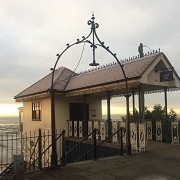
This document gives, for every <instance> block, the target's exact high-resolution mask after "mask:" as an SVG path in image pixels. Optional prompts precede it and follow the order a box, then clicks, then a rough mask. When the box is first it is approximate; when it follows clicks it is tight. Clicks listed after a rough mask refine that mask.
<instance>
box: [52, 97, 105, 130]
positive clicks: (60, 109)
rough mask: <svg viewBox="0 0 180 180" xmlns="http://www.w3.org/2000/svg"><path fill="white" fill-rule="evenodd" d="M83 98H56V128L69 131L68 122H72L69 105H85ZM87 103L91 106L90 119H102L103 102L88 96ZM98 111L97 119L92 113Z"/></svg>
mask: <svg viewBox="0 0 180 180" xmlns="http://www.w3.org/2000/svg"><path fill="white" fill-rule="evenodd" d="M83 102H84V100H83V96H82V97H68V98H65V97H63V96H56V101H55V103H56V106H55V107H56V110H55V113H56V128H57V129H61V130H63V129H64V130H65V131H66V132H67V131H68V121H67V120H70V117H69V116H70V112H69V104H70V103H83ZM86 103H88V104H89V119H102V107H101V106H102V101H101V99H100V98H98V97H93V96H87V98H86ZM92 110H96V117H92V116H91V111H92Z"/></svg>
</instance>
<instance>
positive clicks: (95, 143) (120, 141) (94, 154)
mask: <svg viewBox="0 0 180 180" xmlns="http://www.w3.org/2000/svg"><path fill="white" fill-rule="evenodd" d="M119 132H120V134H119ZM123 132H125V128H123V127H121V128H120V129H118V130H117V131H116V132H114V133H113V134H112V135H111V136H109V137H107V138H106V139H105V140H103V141H101V142H100V143H98V141H97V139H98V138H97V137H96V136H97V134H99V130H98V129H94V130H93V131H92V132H91V133H90V134H88V135H87V136H86V137H85V138H84V139H83V140H81V141H80V142H78V143H77V144H76V145H75V146H74V147H72V148H71V149H70V150H69V151H67V152H66V153H65V154H64V156H62V158H61V160H62V159H63V162H64V163H66V158H67V157H68V155H69V154H70V153H71V152H73V151H76V149H77V148H78V147H79V146H81V145H82V143H84V142H85V141H86V140H88V138H89V137H90V136H91V135H92V136H93V139H92V140H93V148H90V149H89V150H87V151H86V152H85V153H84V154H81V153H79V155H80V157H78V158H77V159H76V160H75V161H74V162H77V161H80V160H81V159H82V158H84V157H85V156H87V155H88V154H89V153H91V152H93V159H94V160H96V159H97V158H98V157H97V153H98V148H97V147H100V146H102V145H103V144H104V143H105V142H107V143H109V140H111V139H112V137H113V136H115V135H116V134H117V135H118V139H119V142H118V144H119V146H120V147H119V150H120V153H119V154H120V155H123ZM64 165H65V164H64Z"/></svg>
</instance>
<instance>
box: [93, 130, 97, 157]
mask: <svg viewBox="0 0 180 180" xmlns="http://www.w3.org/2000/svg"><path fill="white" fill-rule="evenodd" d="M96 131H97V129H94V132H93V138H94V160H97V140H96Z"/></svg>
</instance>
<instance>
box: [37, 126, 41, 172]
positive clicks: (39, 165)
mask: <svg viewBox="0 0 180 180" xmlns="http://www.w3.org/2000/svg"><path fill="white" fill-rule="evenodd" d="M38 138H39V141H38V157H39V158H38V167H39V169H40V170H41V169H42V152H41V151H42V135H41V129H39V136H38Z"/></svg>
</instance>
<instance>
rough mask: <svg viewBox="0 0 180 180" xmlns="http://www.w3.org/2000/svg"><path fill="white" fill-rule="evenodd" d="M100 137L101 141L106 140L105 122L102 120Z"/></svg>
mask: <svg viewBox="0 0 180 180" xmlns="http://www.w3.org/2000/svg"><path fill="white" fill-rule="evenodd" d="M100 137H101V140H105V139H106V121H104V120H101V121H100Z"/></svg>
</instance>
